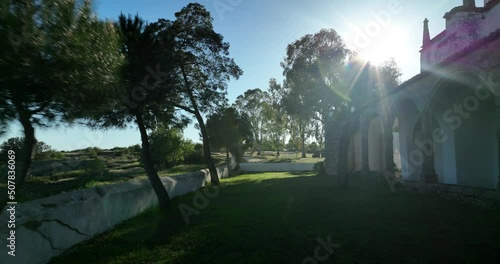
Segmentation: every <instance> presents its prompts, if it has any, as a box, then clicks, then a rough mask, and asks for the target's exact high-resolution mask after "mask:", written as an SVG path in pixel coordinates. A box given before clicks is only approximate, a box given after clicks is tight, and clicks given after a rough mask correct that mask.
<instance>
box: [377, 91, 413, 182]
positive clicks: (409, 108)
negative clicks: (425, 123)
mask: <svg viewBox="0 0 500 264" xmlns="http://www.w3.org/2000/svg"><path fill="white" fill-rule="evenodd" d="M419 120H420V111H419V110H418V108H417V106H416V104H415V103H414V102H413V101H412V100H410V99H401V100H399V101H398V102H397V103H396V104H395V105H394V106H393V107H392V111H391V112H390V114H389V117H388V122H387V125H386V131H387V134H386V140H387V141H388V142H390V143H392V148H391V149H388V150H387V151H388V153H386V155H385V156H386V159H389V162H391V161H392V164H387V165H386V166H392V167H396V168H397V169H398V170H399V171H398V172H397V174H399V175H400V176H401V177H402V178H403V179H405V180H414V181H418V180H419V179H420V173H421V171H422V161H421V160H418V158H419V157H417V156H415V153H414V151H415V150H416V149H417V146H416V145H415V142H414V140H413V139H414V137H415V134H416V133H415V131H416V130H418V129H419V127H418V126H417V125H418V121H419Z"/></svg>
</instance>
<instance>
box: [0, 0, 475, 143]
mask: <svg viewBox="0 0 500 264" xmlns="http://www.w3.org/2000/svg"><path fill="white" fill-rule="evenodd" d="M190 2H192V1H182V0H140V1H139V0H97V2H96V11H97V13H98V15H99V17H101V18H103V19H104V18H107V19H112V20H115V19H116V18H117V17H118V15H119V14H120V13H121V12H123V13H125V14H136V13H138V14H139V15H140V16H141V17H143V18H144V19H145V20H147V21H150V22H154V21H156V20H157V19H158V18H167V19H173V17H174V13H175V12H177V11H179V10H180V9H181V8H182V7H183V6H185V5H187V4H188V3H190ZM198 2H199V3H201V4H203V5H205V6H206V7H207V9H208V10H209V11H210V12H211V13H212V17H213V18H214V28H215V30H216V31H217V32H218V33H220V34H222V35H223V36H224V38H225V40H226V41H227V42H229V43H230V44H231V48H230V53H231V56H232V57H233V58H234V59H235V61H236V63H237V64H238V65H239V66H240V67H241V68H242V69H243V70H244V74H243V76H242V77H241V78H240V79H239V80H235V81H231V82H230V83H229V90H228V97H229V100H230V102H231V103H232V102H234V100H235V98H236V97H237V96H238V95H240V94H242V93H244V92H245V91H246V90H248V89H253V88H261V89H266V88H267V86H268V82H269V79H270V78H276V79H277V80H278V81H280V82H281V80H282V79H283V77H282V69H281V67H280V62H281V61H282V60H283V57H284V56H285V49H286V46H287V45H288V44H289V43H291V42H293V41H294V40H296V39H298V38H300V37H302V36H304V35H305V34H310V33H316V32H318V31H319V30H320V29H322V28H333V29H335V30H337V32H339V34H340V35H341V36H342V37H343V38H344V41H345V42H346V43H347V44H348V46H349V47H350V48H352V49H358V50H360V51H361V52H362V54H364V55H365V56H366V57H367V58H368V59H371V60H376V61H378V60H382V59H387V58H389V57H394V58H395V59H396V61H397V62H398V64H399V66H400V67H401V69H402V73H403V77H402V80H403V81H404V80H407V79H409V78H411V77H412V76H414V75H416V74H418V73H419V71H420V65H419V61H420V57H419V52H418V51H419V48H420V46H421V43H422V22H423V20H424V18H428V19H429V20H430V24H429V25H430V31H431V37H433V36H435V35H437V34H438V33H439V32H441V31H442V30H444V28H445V20H444V19H443V18H442V17H443V15H444V14H445V13H446V12H447V11H449V10H451V9H452V8H453V7H455V6H459V5H461V4H462V0H370V1H361V0H351V1H337V0H316V1H306V0H200V1H198ZM476 4H477V5H478V6H483V1H482V0H476ZM184 134H185V137H186V138H190V139H192V140H193V141H200V140H199V136H198V131H197V130H196V129H194V128H193V126H192V125H191V126H190V127H188V128H187V129H186V130H185V133H184ZM14 136H22V129H21V127H20V126H19V125H18V124H17V123H16V124H14V125H12V126H11V128H10V130H9V132H8V133H7V135H5V136H4V137H3V138H0V142H1V141H4V140H6V139H7V138H10V137H14ZM36 136H37V139H38V140H41V141H44V142H46V143H47V144H49V145H51V146H52V147H54V148H55V149H58V150H71V149H77V148H84V147H89V146H97V147H100V148H112V147H115V146H130V145H133V144H138V143H139V142H140V136H139V131H138V130H137V129H135V128H130V129H125V130H109V131H92V130H90V129H87V128H85V127H79V126H77V127H64V126H59V127H57V128H48V129H37V132H36Z"/></svg>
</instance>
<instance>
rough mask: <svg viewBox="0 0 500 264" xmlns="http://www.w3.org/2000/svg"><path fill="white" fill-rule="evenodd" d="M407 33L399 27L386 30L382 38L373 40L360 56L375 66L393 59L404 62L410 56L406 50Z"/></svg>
mask: <svg viewBox="0 0 500 264" xmlns="http://www.w3.org/2000/svg"><path fill="white" fill-rule="evenodd" d="M406 39H407V34H406V32H405V31H404V30H403V29H402V28H399V27H390V28H386V29H385V30H384V32H383V33H381V34H380V36H378V37H376V38H374V39H372V40H371V41H370V43H369V45H367V46H366V47H365V48H363V49H361V50H359V56H360V57H361V58H362V59H364V60H366V61H369V62H370V63H371V64H373V65H381V64H382V63H384V62H385V61H388V60H389V59H391V58H398V60H402V59H404V58H405V57H407V56H408V54H407V50H406V49H405V47H407V46H405V42H406Z"/></svg>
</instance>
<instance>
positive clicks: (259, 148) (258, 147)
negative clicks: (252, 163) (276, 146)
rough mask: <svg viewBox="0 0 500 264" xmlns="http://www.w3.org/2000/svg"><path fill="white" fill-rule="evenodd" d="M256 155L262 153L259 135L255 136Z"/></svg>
mask: <svg viewBox="0 0 500 264" xmlns="http://www.w3.org/2000/svg"><path fill="white" fill-rule="evenodd" d="M256 141H257V155H258V156H261V155H262V144H261V142H260V139H259V137H258V136H257V140H256Z"/></svg>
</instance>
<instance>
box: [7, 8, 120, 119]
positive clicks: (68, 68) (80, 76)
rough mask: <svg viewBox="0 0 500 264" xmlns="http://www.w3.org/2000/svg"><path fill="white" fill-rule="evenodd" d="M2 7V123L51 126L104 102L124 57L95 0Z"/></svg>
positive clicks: (112, 30) (114, 83)
mask: <svg viewBox="0 0 500 264" xmlns="http://www.w3.org/2000/svg"><path fill="white" fill-rule="evenodd" d="M0 10H1V12H0V25H2V26H0V38H1V39H2V40H3V41H2V43H0V86H1V87H2V89H0V108H2V109H3V111H1V113H0V121H1V122H0V123H2V124H3V123H4V121H12V120H15V119H18V118H19V119H20V120H21V119H22V121H23V122H32V123H34V124H37V125H40V126H49V125H53V124H54V122H55V121H62V120H69V121H72V120H73V119H74V118H76V117H80V116H81V115H82V114H83V113H85V112H88V110H89V109H95V108H98V107H100V105H105V101H104V100H103V99H104V98H105V97H106V96H104V95H107V94H110V93H113V91H112V90H113V88H115V87H116V84H117V83H118V82H119V79H118V72H119V70H120V67H121V65H122V62H123V58H122V57H121V56H120V52H119V36H118V34H117V32H116V30H115V29H114V27H113V26H112V24H110V23H108V22H104V21H100V20H98V18H97V15H96V14H95V13H94V10H93V1H77V0H46V1H1V3H0ZM21 54H22V56H21ZM20 57H22V58H23V59H22V60H20V59H19V58H20ZM69 84H71V85H69ZM75 102H78V104H76V103H75ZM28 119H30V121H28Z"/></svg>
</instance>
